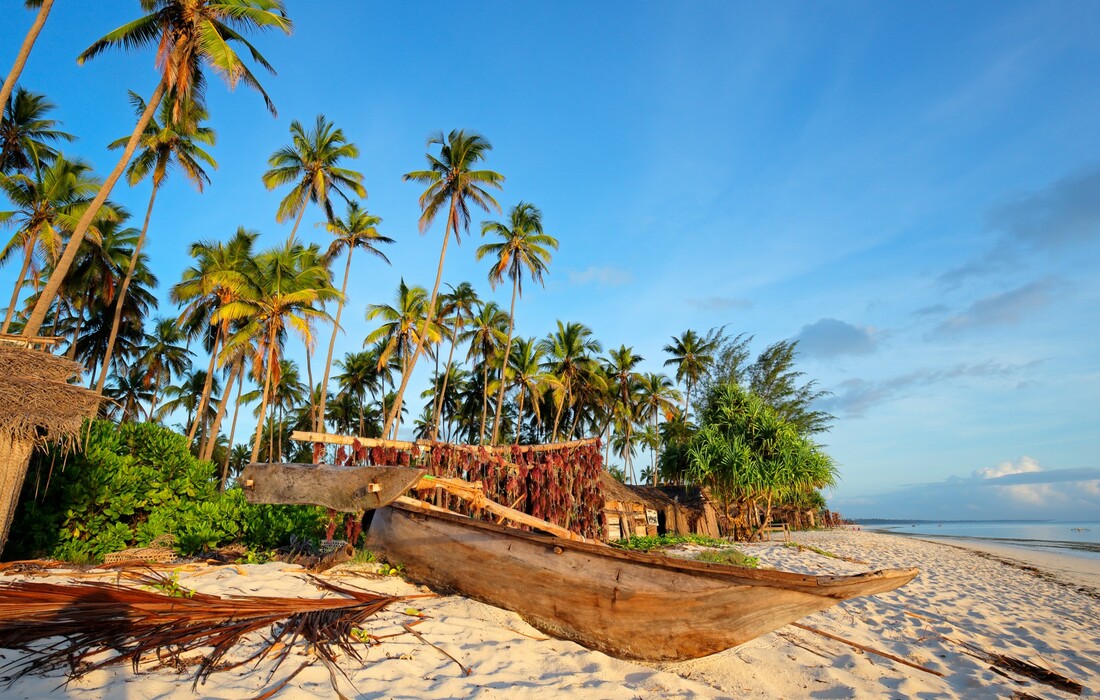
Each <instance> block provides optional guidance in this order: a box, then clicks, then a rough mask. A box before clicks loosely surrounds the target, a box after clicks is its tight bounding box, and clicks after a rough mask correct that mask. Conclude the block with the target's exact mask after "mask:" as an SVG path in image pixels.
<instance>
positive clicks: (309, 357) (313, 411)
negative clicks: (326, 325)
mask: <svg viewBox="0 0 1100 700" xmlns="http://www.w3.org/2000/svg"><path fill="white" fill-rule="evenodd" d="M306 382H307V386H309V422H310V425H316V424H318V423H321V424H324V419H322V418H319V417H318V416H317V404H315V403H314V401H313V389H314V386H313V352H311V351H310V349H309V341H306ZM321 432H324V431H323V430H322V431H321ZM280 435H281V433H280ZM282 440H283V439H282V437H280V438H279V447H280V449H281V448H282Z"/></svg>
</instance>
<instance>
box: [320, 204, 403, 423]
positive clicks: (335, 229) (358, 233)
mask: <svg viewBox="0 0 1100 700" xmlns="http://www.w3.org/2000/svg"><path fill="white" fill-rule="evenodd" d="M380 223H382V219H380V218H379V217H377V216H372V215H371V214H368V213H367V210H366V209H362V208H360V206H359V203H358V202H348V213H347V217H346V218H344V219H339V218H335V219H332V220H331V221H330V222H329V223H328V224H326V226H325V228H326V229H328V232H329V233H331V234H332V235H334V236H336V240H334V241H333V242H332V243H331V244H330V245H329V247H328V251H327V252H326V253H325V259H326V260H333V259H335V258H336V256H338V255H339V254H340V253H341V252H343V251H344V250H347V251H348V260H347V263H346V264H345V265H344V281H343V283H342V284H341V285H340V301H339V303H338V304H337V306H336V320H335V321H334V322H333V325H332V339H331V340H329V343H328V357H326V358H325V377H324V379H322V380H321V386H322V387H323V388H324V391H322V392H321V405H320V407H319V408H318V410H317V422H316V424H315V425H314V426H313V429H314V430H322V429H323V425H324V415H325V402H326V400H327V398H328V377H329V372H330V371H331V369H332V352H333V350H335V349H336V333H337V332H338V331H339V330H340V316H341V314H343V312H344V302H345V301H346V298H345V296H344V295H345V294H346V293H347V291H348V276H349V275H350V274H351V254H352V253H353V252H354V251H355V249H356V248H362V249H363V250H365V251H366V252H368V253H370V254H371V255H375V256H378V257H380V258H382V259H383V260H385V261H386V264H387V265H389V264H390V259H389V258H387V257H386V254H385V253H383V252H382V251H381V250H379V249H378V248H377V246H378V244H380V243H393V242H394V240H393V239H392V238H388V237H386V236H383V235H382V234H380V233H378V228H377V226H378V224H380Z"/></svg>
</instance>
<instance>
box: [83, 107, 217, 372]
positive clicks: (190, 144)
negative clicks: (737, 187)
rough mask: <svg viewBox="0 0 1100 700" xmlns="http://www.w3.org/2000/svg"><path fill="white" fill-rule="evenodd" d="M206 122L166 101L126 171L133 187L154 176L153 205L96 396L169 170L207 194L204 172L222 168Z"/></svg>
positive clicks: (121, 295) (197, 112) (122, 293)
mask: <svg viewBox="0 0 1100 700" xmlns="http://www.w3.org/2000/svg"><path fill="white" fill-rule="evenodd" d="M130 102H131V103H132V104H133V106H134V111H136V112H137V113H138V114H139V115H140V114H141V113H142V112H144V111H145V100H143V99H141V96H139V95H138V94H136V93H134V92H131V93H130ZM207 116H208V115H207V112H206V109H205V108H203V106H202V105H200V104H198V103H196V102H195V101H194V100H192V99H191V98H189V97H182V98H180V99H178V100H175V99H166V100H164V101H163V102H162V103H161V106H160V119H159V121H158V120H157V119H150V120H149V124H148V125H147V126H146V127H145V132H144V133H143V134H142V139H141V146H142V150H141V152H140V153H138V155H137V157H136V158H134V160H133V161H132V162H131V163H130V167H129V169H128V170H127V173H126V174H127V180H128V181H129V183H130V186H131V187H132V186H134V185H136V184H137V183H139V182H141V181H142V180H144V179H145V178H146V176H151V177H152V183H153V188H152V191H151V192H150V193H149V205H148V206H147V207H146V209H145V221H144V222H143V223H142V225H141V235H140V236H139V237H138V240H137V244H136V245H135V246H134V254H133V256H132V257H131V258H130V266H129V267H128V268H127V269H126V277H125V278H124V279H123V280H122V286H121V287H120V288H119V291H118V297H117V299H116V301H115V311H114V317H113V320H112V322H111V335H110V337H109V338H108V340H107V352H106V353H105V354H104V356H103V370H102V371H101V372H100V374H99V383H98V384H96V393H100V394H101V393H103V383H104V382H105V381H106V379H107V369H108V368H109V367H110V364H111V355H112V353H113V352H114V348H115V338H116V337H117V336H118V324H119V323H120V322H121V321H122V305H123V303H125V300H126V291H127V290H128V289H129V288H130V280H132V279H133V278H134V269H135V268H136V267H137V262H138V257H139V256H140V255H141V249H142V246H144V244H145V235H146V233H148V231H149V219H150V218H151V217H152V216H153V203H154V202H156V200H157V193H158V192H159V191H160V187H161V185H163V184H164V179H165V178H166V177H167V176H168V169H169V168H170V167H171V166H172V165H173V164H175V165H178V166H179V168H180V170H182V171H183V174H184V175H185V176H187V179H188V180H190V181H191V182H192V184H194V185H195V187H196V189H198V191H199V192H202V190H203V187H204V186H205V185H206V184H207V183H208V182H210V176H209V175H207V174H206V171H205V170H203V167H202V166H203V164H204V163H205V164H206V165H208V166H210V167H211V168H217V167H218V164H217V163H215V162H214V159H213V158H211V157H210V154H209V153H207V152H206V151H204V150H203V149H202V146H200V145H199V144H204V145H208V146H210V145H213V144H214V130H213V129H211V128H209V127H206V126H202V125H201V124H200V122H202V121H203V120H204V119H206V118H207ZM125 142H126V139H119V140H117V141H115V142H114V143H112V144H110V146H109V147H110V148H119V147H121V146H123V145H125Z"/></svg>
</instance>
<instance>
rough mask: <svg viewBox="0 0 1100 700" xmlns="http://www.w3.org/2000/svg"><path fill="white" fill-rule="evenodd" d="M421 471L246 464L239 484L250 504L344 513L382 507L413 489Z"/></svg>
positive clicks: (396, 468) (322, 465)
mask: <svg viewBox="0 0 1100 700" xmlns="http://www.w3.org/2000/svg"><path fill="white" fill-rule="evenodd" d="M423 475H424V470H423V469H413V468H411V467H336V466H333V465H331V464H262V463H253V464H249V465H248V466H247V467H245V468H244V471H242V472H241V477H240V481H241V485H242V486H243V487H244V495H245V498H246V499H247V500H248V502H249V503H283V504H295V505H317V506H324V507H326V508H332V509H334V510H338V511H341V512H344V513H357V512H360V511H364V510H373V509H375V508H381V507H382V506H384V505H386V504H387V503H389V502H391V501H393V499H395V498H397V497H398V496H400V495H401V494H403V493H405V492H406V491H408V490H409V489H410V488H412V487H413V486H414V485H415V484H416V483H417V482H419V481H420V477H422V476H423Z"/></svg>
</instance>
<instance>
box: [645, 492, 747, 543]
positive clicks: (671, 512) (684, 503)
mask: <svg viewBox="0 0 1100 700" xmlns="http://www.w3.org/2000/svg"><path fill="white" fill-rule="evenodd" d="M629 488H630V489H631V490H632V491H633V492H634V493H636V494H637V497H638V498H640V499H641V500H643V501H644V502H645V504H646V505H647V507H649V508H653V509H656V510H658V511H660V512H662V513H663V514H664V521H665V525H664V530H663V531H664V532H669V533H674V534H677V535H689V534H695V535H705V536H707V537H722V536H724V535H726V534H727V533H726V531H725V528H723V527H721V525H720V523H719V517H718V512H717V511H716V510H715V508H714V506H713V505H711V503H710V500H709V499H708V498H707V497H706V494H705V493H703V491H702V490H701V489H699V488H697V487H688V486H661V487H652V486H631V487H629Z"/></svg>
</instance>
